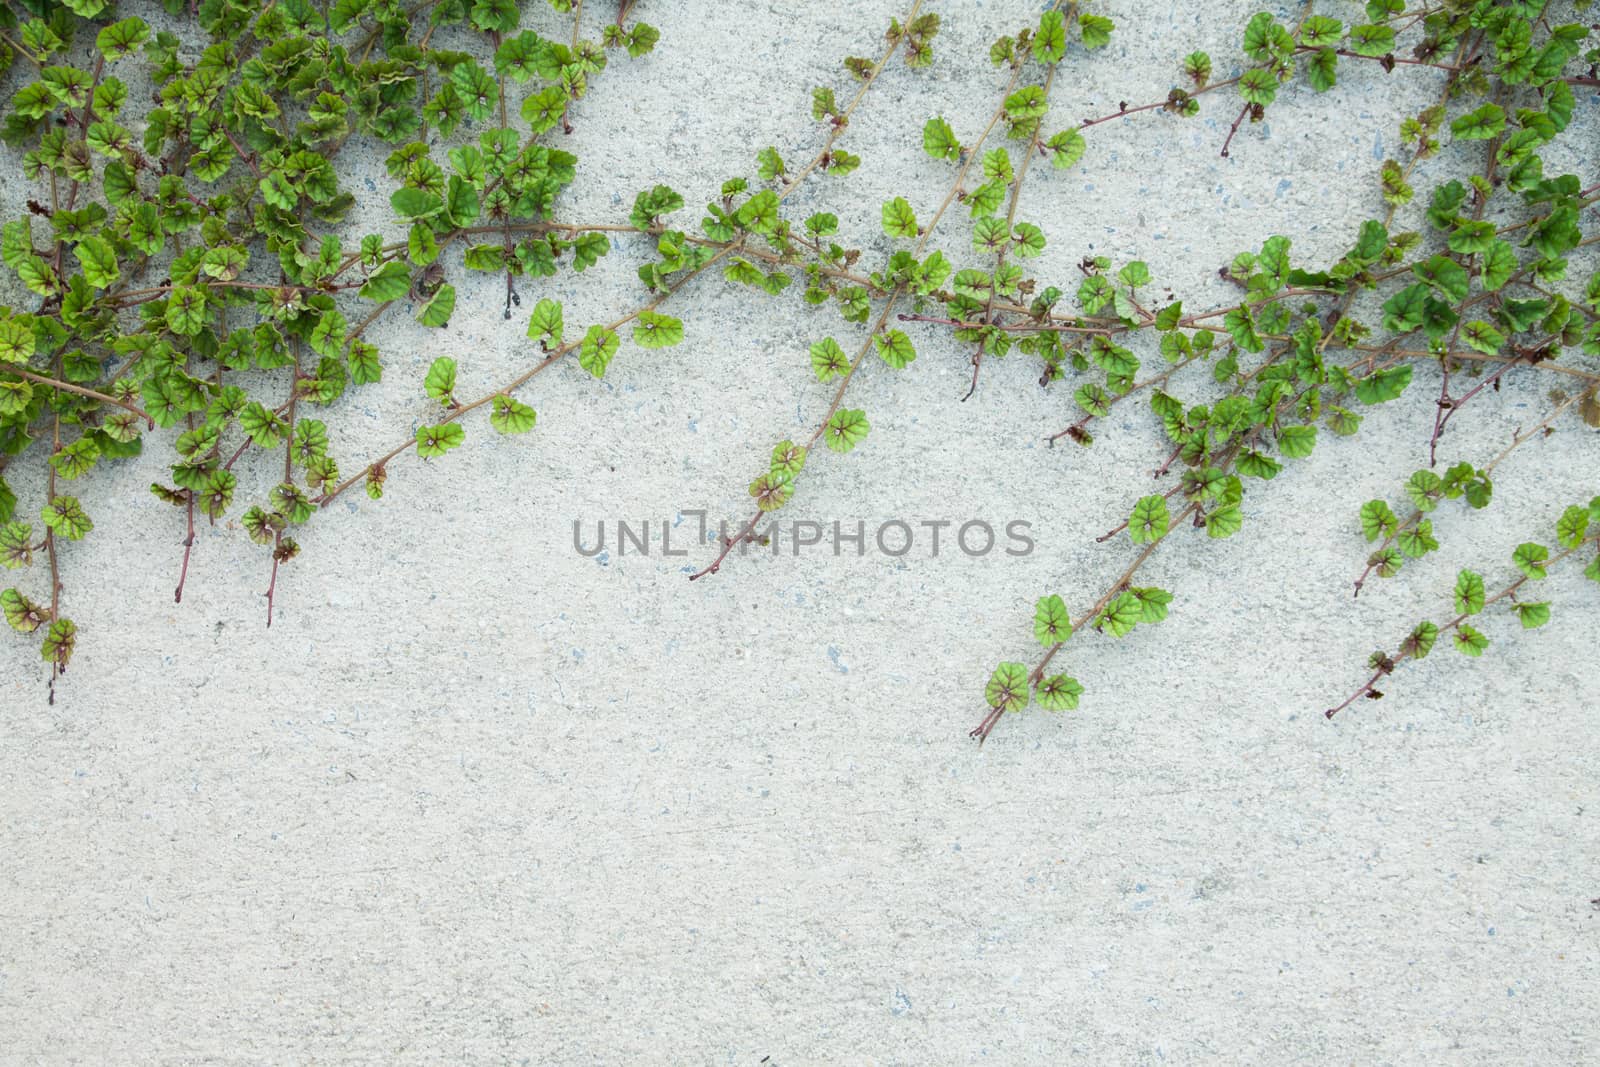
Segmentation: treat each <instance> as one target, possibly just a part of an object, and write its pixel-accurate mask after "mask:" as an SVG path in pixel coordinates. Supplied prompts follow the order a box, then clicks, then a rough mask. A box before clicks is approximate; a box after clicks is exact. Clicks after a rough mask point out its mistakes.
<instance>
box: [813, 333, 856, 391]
mask: <svg viewBox="0 0 1600 1067" xmlns="http://www.w3.org/2000/svg"><path fill="white" fill-rule="evenodd" d="M849 369H850V360H849V359H847V358H846V357H845V354H844V350H843V349H841V348H840V347H839V343H838V342H837V341H835V340H834V339H833V338H831V337H824V338H823V339H822V340H820V341H818V342H816V343H815V344H813V345H812V346H811V370H812V371H813V372H814V373H815V374H816V376H817V381H819V382H826V381H829V380H831V379H833V378H838V377H841V376H842V375H844V373H845V372H846V371H848V370H849Z"/></svg>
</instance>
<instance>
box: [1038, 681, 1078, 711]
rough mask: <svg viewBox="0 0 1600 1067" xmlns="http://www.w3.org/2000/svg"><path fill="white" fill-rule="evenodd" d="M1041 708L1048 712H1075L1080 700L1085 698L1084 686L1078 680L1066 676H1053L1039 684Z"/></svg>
mask: <svg viewBox="0 0 1600 1067" xmlns="http://www.w3.org/2000/svg"><path fill="white" fill-rule="evenodd" d="M1038 696H1039V706H1040V707H1042V708H1044V710H1046V711H1073V710H1075V709H1076V708H1077V706H1078V698H1079V697H1081V696H1083V686H1081V685H1079V684H1078V680H1077V679H1076V678H1069V677H1067V676H1066V675H1065V674H1052V675H1051V676H1050V677H1048V678H1046V679H1045V680H1044V681H1043V682H1040V683H1039V689H1038Z"/></svg>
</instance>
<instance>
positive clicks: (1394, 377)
mask: <svg viewBox="0 0 1600 1067" xmlns="http://www.w3.org/2000/svg"><path fill="white" fill-rule="evenodd" d="M1410 384H1411V365H1410V364H1409V363H1407V364H1403V365H1401V366H1399V367H1391V368H1389V369H1388V370H1381V371H1378V372H1377V373H1375V374H1369V375H1368V376H1367V377H1365V378H1363V379H1361V380H1360V381H1359V382H1357V383H1356V399H1358V400H1360V401H1361V402H1362V403H1363V404H1382V403H1386V402H1387V401H1390V400H1393V399H1395V398H1396V397H1398V396H1399V395H1400V394H1401V393H1403V392H1405V390H1406V386H1408V385H1410Z"/></svg>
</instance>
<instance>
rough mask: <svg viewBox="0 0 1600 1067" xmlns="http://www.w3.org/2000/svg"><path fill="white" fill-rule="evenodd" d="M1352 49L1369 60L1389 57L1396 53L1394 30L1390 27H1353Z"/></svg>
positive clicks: (1351, 35) (1351, 32)
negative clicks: (1391, 53)
mask: <svg viewBox="0 0 1600 1067" xmlns="http://www.w3.org/2000/svg"><path fill="white" fill-rule="evenodd" d="M1350 49H1351V51H1353V52H1355V54H1356V55H1358V56H1367V57H1369V58H1377V57H1379V56H1385V55H1388V54H1389V53H1390V52H1393V51H1394V30H1393V29H1392V28H1391V27H1389V26H1373V25H1367V26H1352V27H1350Z"/></svg>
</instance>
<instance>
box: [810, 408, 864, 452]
mask: <svg viewBox="0 0 1600 1067" xmlns="http://www.w3.org/2000/svg"><path fill="white" fill-rule="evenodd" d="M871 428H872V427H871V425H870V424H869V423H868V422H867V413H866V412H864V411H859V410H850V409H846V410H841V411H836V412H834V413H833V417H832V418H830V419H829V420H828V421H827V423H826V424H825V425H824V427H823V434H822V440H823V443H824V444H826V445H827V446H828V448H830V449H831V450H833V451H834V452H849V451H852V450H853V449H854V448H855V447H856V445H858V444H860V443H861V442H862V441H864V440H866V436H867V431H868V430H870V429H871Z"/></svg>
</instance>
